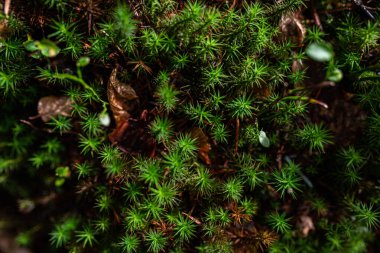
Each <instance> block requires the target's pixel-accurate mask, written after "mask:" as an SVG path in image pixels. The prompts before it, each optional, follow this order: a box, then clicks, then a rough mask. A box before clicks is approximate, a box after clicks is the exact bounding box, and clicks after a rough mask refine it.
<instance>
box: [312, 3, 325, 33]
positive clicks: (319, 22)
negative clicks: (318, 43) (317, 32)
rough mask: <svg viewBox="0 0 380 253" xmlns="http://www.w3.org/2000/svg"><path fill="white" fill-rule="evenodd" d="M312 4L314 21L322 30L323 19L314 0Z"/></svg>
mask: <svg viewBox="0 0 380 253" xmlns="http://www.w3.org/2000/svg"><path fill="white" fill-rule="evenodd" d="M310 4H311V9H312V12H313V18H314V22H315V24H316V25H317V26H318V27H319V29H321V31H323V26H322V23H321V19H320V18H319V15H318V12H317V9H316V8H315V5H314V1H311V3H310Z"/></svg>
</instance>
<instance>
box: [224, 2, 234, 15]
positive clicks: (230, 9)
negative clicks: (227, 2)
mask: <svg viewBox="0 0 380 253" xmlns="http://www.w3.org/2000/svg"><path fill="white" fill-rule="evenodd" d="M235 5H236V0H234V1H233V3H232V4H231V6H230V8H229V9H228V10H227V12H226V13H224V14H223V16H222V18H225V17H226V16H227V15H228V13H230V12H231V11H232V9H233V8H234V7H235Z"/></svg>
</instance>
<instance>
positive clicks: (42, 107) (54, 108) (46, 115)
mask: <svg viewBox="0 0 380 253" xmlns="http://www.w3.org/2000/svg"><path fill="white" fill-rule="evenodd" d="M72 104H73V101H72V100H71V99H70V98H69V97H67V96H60V97H57V96H47V97H42V98H40V100H39V101H38V107H37V111H38V115H39V116H40V117H41V119H42V120H43V121H44V122H47V121H49V120H50V119H51V118H52V117H55V116H58V115H62V116H70V114H71V110H72Z"/></svg>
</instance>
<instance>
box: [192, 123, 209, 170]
mask: <svg viewBox="0 0 380 253" xmlns="http://www.w3.org/2000/svg"><path fill="white" fill-rule="evenodd" d="M191 136H192V137H193V138H195V139H196V140H197V143H198V147H199V151H198V154H199V156H200V158H201V159H202V160H203V162H204V163H205V164H207V165H211V159H210V157H209V155H208V153H209V152H210V150H211V145H210V143H209V140H208V137H207V135H206V134H205V133H204V132H203V131H202V129H200V128H194V129H193V130H191Z"/></svg>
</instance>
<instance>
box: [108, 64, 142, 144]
mask: <svg viewBox="0 0 380 253" xmlns="http://www.w3.org/2000/svg"><path fill="white" fill-rule="evenodd" d="M107 95H108V101H109V104H110V107H111V111H112V114H113V117H114V119H115V122H116V128H115V129H114V131H113V132H112V133H111V134H110V136H109V139H110V141H111V142H112V143H117V142H120V141H121V140H122V138H123V135H124V133H125V131H126V130H127V128H128V126H129V123H128V120H129V118H130V117H131V114H130V113H131V112H132V111H133V110H134V109H135V107H136V104H137V103H138V99H139V97H138V96H137V94H136V92H135V90H134V89H133V88H132V86H131V85H129V84H126V83H123V82H121V81H119V80H118V79H117V68H115V69H114V70H112V73H111V76H110V78H109V81H108V87H107Z"/></svg>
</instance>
